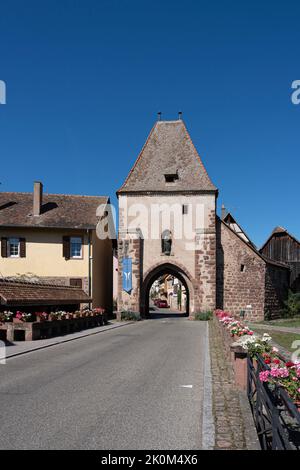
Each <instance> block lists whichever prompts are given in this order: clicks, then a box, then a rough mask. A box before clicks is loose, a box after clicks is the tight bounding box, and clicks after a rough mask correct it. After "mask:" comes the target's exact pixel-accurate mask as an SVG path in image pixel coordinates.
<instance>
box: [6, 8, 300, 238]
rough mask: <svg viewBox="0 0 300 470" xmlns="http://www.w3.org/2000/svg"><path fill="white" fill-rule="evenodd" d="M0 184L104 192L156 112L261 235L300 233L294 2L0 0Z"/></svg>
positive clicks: (127, 163) (116, 182) (120, 176)
mask: <svg viewBox="0 0 300 470" xmlns="http://www.w3.org/2000/svg"><path fill="white" fill-rule="evenodd" d="M0 10H1V11H0V80H4V81H5V82H6V85H7V104H6V105H1V106H0V156H1V173H0V181H1V183H2V185H1V186H0V188H1V190H2V191H31V190H32V184H33V180H36V179H38V180H41V181H43V183H44V186H45V190H46V191H47V192H53V193H74V194H105V195H106V194H108V195H110V196H111V198H112V200H113V202H116V199H115V196H114V195H115V191H116V190H117V189H118V188H119V187H120V186H121V184H122V182H123V180H124V178H125V177H126V176H127V173H128V171H129V170H130V168H131V166H132V164H133V163H134V161H135V159H136V157H137V155H138V153H139V151H140V149H141V147H142V145H143V143H144V141H145V139H146V137H147V135H148V133H149V131H150V129H151V127H152V125H153V123H154V121H155V119H156V113H157V111H162V113H163V115H162V116H163V119H176V117H177V112H178V111H179V110H181V111H182V112H183V118H184V120H185V123H186V125H187V127H188V130H189V132H190V134H191V137H192V139H193V141H194V144H195V145H196V147H197V149H198V151H199V154H200V156H201V158H202V159H203V162H204V164H205V166H206V168H207V170H208V173H209V174H210V176H211V178H212V180H213V182H214V183H215V185H216V186H217V187H218V188H219V200H218V205H219V207H220V206H221V203H224V204H225V205H226V206H227V207H228V208H229V209H230V210H231V211H232V212H233V214H234V215H235V216H236V218H237V219H238V221H239V222H240V224H241V225H242V226H243V227H244V228H245V230H246V231H247V232H248V234H249V235H250V236H251V237H252V239H253V241H254V242H255V243H257V244H258V245H261V244H262V242H263V241H264V240H265V239H266V237H267V236H268V235H269V233H270V231H271V230H272V229H273V228H274V226H276V225H282V226H285V227H286V228H287V229H288V230H290V231H291V232H292V233H293V234H294V235H295V236H297V237H298V238H300V217H299V171H300V163H299V146H300V105H299V106H295V105H293V104H292V102H291V99H290V97H291V92H292V91H291V83H292V81H293V80H297V79H300V61H299V44H300V27H299V17H300V16H299V15H300V3H299V1H286V2H276V1H272V2H271V1H264V2H261V1H254V0H252V1H245V2H238V1H230V0H229V1H224V0H223V1H221V0H219V1H202V0H185V1H183V0H181V1H178V0H151V1H148V0H138V1H137V0H118V1H117V0H97V1H94V0H87V1H83V0H81V1H76V0H72V1H70V0H60V1H58V0H43V1H42V2H41V1H33V0H27V1H26V2H25V1H21V0H18V1H17V0H2V1H1V6H0Z"/></svg>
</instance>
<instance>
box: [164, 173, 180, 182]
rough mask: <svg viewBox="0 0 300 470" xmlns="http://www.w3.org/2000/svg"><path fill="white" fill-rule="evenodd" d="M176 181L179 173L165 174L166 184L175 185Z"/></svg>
mask: <svg viewBox="0 0 300 470" xmlns="http://www.w3.org/2000/svg"><path fill="white" fill-rule="evenodd" d="M176 180H178V174H177V173H166V174H165V181H166V183H175V181H176Z"/></svg>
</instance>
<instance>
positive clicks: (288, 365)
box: [285, 361, 295, 367]
mask: <svg viewBox="0 0 300 470" xmlns="http://www.w3.org/2000/svg"><path fill="white" fill-rule="evenodd" d="M294 365H295V364H294V363H293V362H292V361H288V362H286V363H285V367H293V366H294Z"/></svg>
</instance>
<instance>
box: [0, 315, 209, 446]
mask: <svg viewBox="0 0 300 470" xmlns="http://www.w3.org/2000/svg"><path fill="white" fill-rule="evenodd" d="M205 336H206V324H205V322H191V321H189V320H187V319H185V318H165V319H160V318H158V319H155V320H146V321H143V322H139V323H136V324H131V325H127V326H124V327H121V328H118V329H114V330H110V331H106V332H103V333H101V334H99V335H94V336H90V337H87V338H83V339H79V340H76V341H73V342H70V343H66V344H61V345H57V346H54V347H52V348H49V349H44V350H40V351H36V352H32V353H28V354H26V355H24V356H19V357H16V358H12V359H9V360H8V361H7V364H6V365H0V448H1V449H109V450H116V449H147V450H148V449H149V450H150V449H155V450H156V449H199V448H201V445H202V444H201V443H202V409H203V382H204V381H203V374H204V358H205V348H206V346H205ZM186 385H188V386H191V385H192V387H183V386H186Z"/></svg>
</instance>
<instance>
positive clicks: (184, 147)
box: [118, 120, 217, 193]
mask: <svg viewBox="0 0 300 470" xmlns="http://www.w3.org/2000/svg"><path fill="white" fill-rule="evenodd" d="M166 174H167V175H168V174H169V175H174V174H177V175H178V179H176V180H175V182H174V183H166V181H165V175H166ZM216 190H217V188H216V187H215V186H214V185H213V183H212V182H211V180H210V178H209V176H208V174H207V172H206V170H205V168H204V165H203V163H202V161H201V159H200V157H199V155H198V153H197V150H196V149H195V147H194V145H193V142H192V140H191V138H190V136H189V134H188V132H187V129H186V127H185V125H184V123H183V121H181V120H178V121H158V122H156V124H155V125H154V127H153V129H152V130H151V132H150V135H149V137H148V139H147V141H146V143H145V145H144V147H143V149H142V151H141V153H140V155H139V157H138V159H137V161H136V162H135V164H134V166H133V168H132V170H131V171H130V173H129V175H128V177H127V179H126V181H125V183H124V184H123V186H122V187H121V188H120V190H119V191H118V193H126V192H136V191H143V192H144V191H146V192H147V191H152V192H160V191H163V192H174V191H216Z"/></svg>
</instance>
